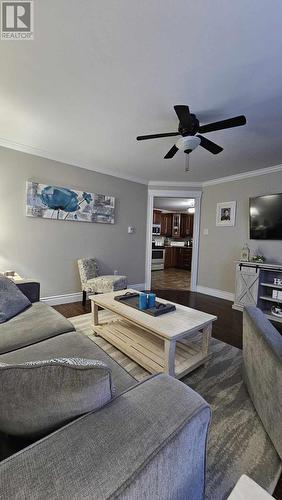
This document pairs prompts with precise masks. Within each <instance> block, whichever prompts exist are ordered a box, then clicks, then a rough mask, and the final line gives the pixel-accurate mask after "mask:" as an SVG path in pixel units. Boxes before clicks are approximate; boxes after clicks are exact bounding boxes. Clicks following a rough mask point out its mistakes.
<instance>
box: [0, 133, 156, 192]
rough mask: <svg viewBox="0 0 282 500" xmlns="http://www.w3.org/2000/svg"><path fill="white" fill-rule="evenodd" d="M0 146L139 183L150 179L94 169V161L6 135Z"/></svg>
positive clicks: (145, 182) (0, 139) (0, 141)
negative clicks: (34, 145) (56, 152)
mask: <svg viewBox="0 0 282 500" xmlns="http://www.w3.org/2000/svg"><path fill="white" fill-rule="evenodd" d="M0 146H2V147H4V148H8V149H14V150H15V151H21V152H22V153H27V154H30V155H34V156H40V157H42V158H47V159H48V160H53V161H57V162H59V163H66V164H67V165H72V166H74V167H79V168H85V169H86V170H91V171H92V172H98V173H99V174H104V175H111V176H112V177H117V178H119V179H124V180H126V181H130V182H137V183H138V184H145V185H148V181H147V180H145V179H142V178H141V177H135V176H134V175H123V174H119V173H118V172H116V171H114V170H110V169H101V168H100V169H99V168H96V166H95V169H93V168H92V167H93V163H92V162H91V163H88V162H83V163H82V162H81V161H78V160H76V159H74V158H69V157H67V156H64V155H60V154H55V155H54V154H53V153H51V152H49V151H45V150H43V149H37V148H35V147H33V146H29V145H27V144H20V143H18V142H14V141H10V140H9V139H5V138H4V137H0Z"/></svg>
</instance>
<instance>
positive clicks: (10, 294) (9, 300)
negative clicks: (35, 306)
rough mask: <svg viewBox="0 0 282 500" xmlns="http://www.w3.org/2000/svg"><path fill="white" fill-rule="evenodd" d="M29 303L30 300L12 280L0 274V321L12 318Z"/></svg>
mask: <svg viewBox="0 0 282 500" xmlns="http://www.w3.org/2000/svg"><path fill="white" fill-rule="evenodd" d="M30 305H31V302H30V300H29V299H28V298H27V297H26V296H25V295H24V294H23V293H22V292H21V291H20V290H19V289H18V287H17V285H15V283H14V282H13V281H12V280H10V279H9V278H6V277H5V276H0V323H4V322H5V321H8V320H9V319H10V318H13V317H14V316H16V315H17V314H19V313H20V312H22V311H24V310H25V309H26V308H27V307H29V306H30Z"/></svg>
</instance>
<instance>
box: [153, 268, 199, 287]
mask: <svg viewBox="0 0 282 500" xmlns="http://www.w3.org/2000/svg"><path fill="white" fill-rule="evenodd" d="M151 276H152V288H153V289H154V290H163V289H165V290H190V283H191V272H190V271H185V269H177V268H174V267H172V268H168V269H164V270H163V271H152V274H151Z"/></svg>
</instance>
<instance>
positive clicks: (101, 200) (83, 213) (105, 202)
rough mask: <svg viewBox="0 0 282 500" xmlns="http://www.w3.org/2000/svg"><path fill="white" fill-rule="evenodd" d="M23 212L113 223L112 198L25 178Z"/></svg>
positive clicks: (37, 215)
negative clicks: (26, 180) (24, 207)
mask: <svg viewBox="0 0 282 500" xmlns="http://www.w3.org/2000/svg"><path fill="white" fill-rule="evenodd" d="M26 215H27V216H28V217H36V218H43V219H56V220H72V221H78V222H101V223H104V224H114V223H115V198H114V197H113V196H107V195H104V194H94V193H89V192H86V191H77V190H74V189H69V188H66V187H58V186H52V185H47V184H39V183H38V182H32V181H28V182H27V183H26Z"/></svg>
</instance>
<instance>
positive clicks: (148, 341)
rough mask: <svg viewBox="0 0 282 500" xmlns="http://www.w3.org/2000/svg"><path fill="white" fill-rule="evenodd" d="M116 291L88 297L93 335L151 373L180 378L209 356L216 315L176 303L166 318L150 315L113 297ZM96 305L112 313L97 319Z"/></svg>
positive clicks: (97, 307)
mask: <svg viewBox="0 0 282 500" xmlns="http://www.w3.org/2000/svg"><path fill="white" fill-rule="evenodd" d="M130 291H131V290H130ZM118 293H119V294H120V293H121V292H110V293H105V294H101V295H93V296H92V297H90V299H91V305H92V315H93V324H92V326H93V331H94V333H95V334H96V335H99V336H100V337H103V338H104V339H105V340H107V341H108V342H109V343H110V344H112V345H114V346H115V347H116V348H117V349H119V350H120V351H121V352H123V353H124V354H126V355H127V356H128V357H129V358H131V359H133V360H134V361H136V363H138V364H139V365H141V366H143V367H144V368H145V369H146V370H148V371H149V372H150V373H160V372H164V373H167V374H169V375H172V376H174V377H176V378H181V377H183V376H184V375H186V374H187V373H189V372H191V371H192V370H194V369H195V368H197V367H198V366H200V365H201V364H203V363H205V362H206V361H207V360H208V359H209V356H210V354H209V341H210V337H211V331H212V322H213V321H215V320H216V319H217V318H216V316H212V315H210V314H206V313H203V312H201V311H196V310H195V309H191V308H188V307H185V306H182V305H179V304H175V306H176V310H175V311H173V312H171V313H168V314H167V315H164V316H165V318H164V316H159V317H151V316H148V315H147V314H144V313H143V312H142V311H138V310H135V309H132V308H130V307H128V306H126V305H124V304H121V303H120V302H117V301H116V300H114V298H115V296H116V295H117V294H118ZM158 300H159V301H162V299H158ZM99 307H102V308H103V309H105V310H106V311H111V313H114V316H113V315H108V320H107V321H105V320H103V321H99V312H98V309H99Z"/></svg>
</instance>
